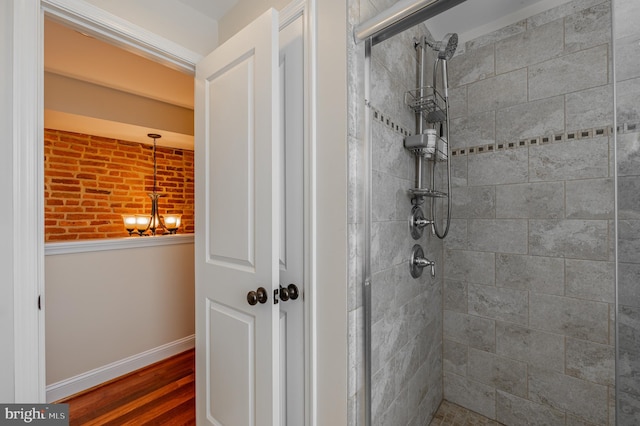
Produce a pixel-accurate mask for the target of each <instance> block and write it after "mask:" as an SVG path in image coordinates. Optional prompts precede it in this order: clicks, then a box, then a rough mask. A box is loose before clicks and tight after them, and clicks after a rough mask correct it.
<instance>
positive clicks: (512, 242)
mask: <svg viewBox="0 0 640 426" xmlns="http://www.w3.org/2000/svg"><path fill="white" fill-rule="evenodd" d="M467 238H468V239H469V248H470V249H472V250H479V251H492V252H500V253H526V252H527V244H528V241H527V239H528V227H527V221H526V220H523V219H470V220H469V223H468V230H467Z"/></svg>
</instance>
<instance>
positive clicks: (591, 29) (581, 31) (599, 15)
mask: <svg viewBox="0 0 640 426" xmlns="http://www.w3.org/2000/svg"><path fill="white" fill-rule="evenodd" d="M564 22H565V36H564V48H565V51H566V52H575V51H577V50H582V49H586V48H589V47H592V46H597V45H600V44H605V43H609V42H610V41H611V2H608V1H605V2H603V3H600V4H598V5H596V6H593V7H590V8H588V9H584V10H581V11H579V12H577V13H575V14H573V15H569V16H567V18H566V19H565V21H564Z"/></svg>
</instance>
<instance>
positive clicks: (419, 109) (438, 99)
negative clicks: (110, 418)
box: [404, 86, 447, 124]
mask: <svg viewBox="0 0 640 426" xmlns="http://www.w3.org/2000/svg"><path fill="white" fill-rule="evenodd" d="M404 103H405V104H406V105H407V106H408V107H409V108H411V109H412V110H413V112H415V113H420V114H422V117H423V118H424V120H425V121H426V122H427V123H432V124H434V123H441V122H443V121H445V120H446V119H447V101H446V100H445V98H444V97H443V96H442V95H441V94H440V92H438V91H437V90H436V89H435V87H433V86H423V87H419V88H417V89H414V90H409V91H408V92H406V93H405V94H404Z"/></svg>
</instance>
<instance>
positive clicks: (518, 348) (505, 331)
mask: <svg viewBox="0 0 640 426" xmlns="http://www.w3.org/2000/svg"><path fill="white" fill-rule="evenodd" d="M496 354H498V355H501V356H505V357H508V358H513V359H516V360H518V361H524V362H526V363H527V364H529V365H534V366H537V367H542V368H547V369H550V370H554V371H560V372H562V371H564V337H563V336H561V335H558V334H552V333H546V332H543V331H539V330H532V329H530V328H527V327H522V326H519V325H516V324H511V323H504V322H500V321H498V322H497V323H496Z"/></svg>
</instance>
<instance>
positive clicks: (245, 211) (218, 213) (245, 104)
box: [207, 52, 260, 271]
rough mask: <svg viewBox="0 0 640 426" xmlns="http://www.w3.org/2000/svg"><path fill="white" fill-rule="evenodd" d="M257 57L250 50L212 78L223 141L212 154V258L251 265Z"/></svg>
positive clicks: (216, 127)
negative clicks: (254, 74) (254, 76)
mask: <svg viewBox="0 0 640 426" xmlns="http://www.w3.org/2000/svg"><path fill="white" fill-rule="evenodd" d="M254 62H255V56H254V54H253V52H249V53H248V54H246V55H244V56H242V57H240V58H238V60H237V61H236V62H235V63H232V64H230V65H229V66H228V67H226V68H225V69H223V70H221V71H220V72H218V73H216V74H214V75H212V76H211V77H210V78H209V81H208V91H209V93H208V99H209V100H210V103H209V105H210V110H209V122H210V123H211V124H210V125H211V129H212V131H213V132H215V138H216V139H217V140H218V141H220V143H211V144H210V145H209V154H208V160H209V167H210V169H211V174H210V180H209V182H207V183H208V185H209V206H208V207H209V211H210V216H209V220H210V222H209V223H208V224H209V230H210V235H209V243H210V247H209V256H210V257H209V260H210V261H213V262H218V263H219V264H221V265H225V266H228V267H242V268H245V269H247V270H248V271H253V268H254V266H255V265H254V257H255V240H254V239H255V234H254V229H255V216H254V212H255V210H254V202H255V197H256V193H255V185H254V175H253V171H254V161H255V157H254V152H255V140H254V138H253V135H254V134H255V132H256V129H255V122H254V120H253V111H254V110H255V104H254V99H255V97H256V93H255V90H256V88H255V87H254V86H253V84H252V79H253V71H254V69H255V64H254ZM258 90H260V89H258ZM230 206H233V208H230Z"/></svg>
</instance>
